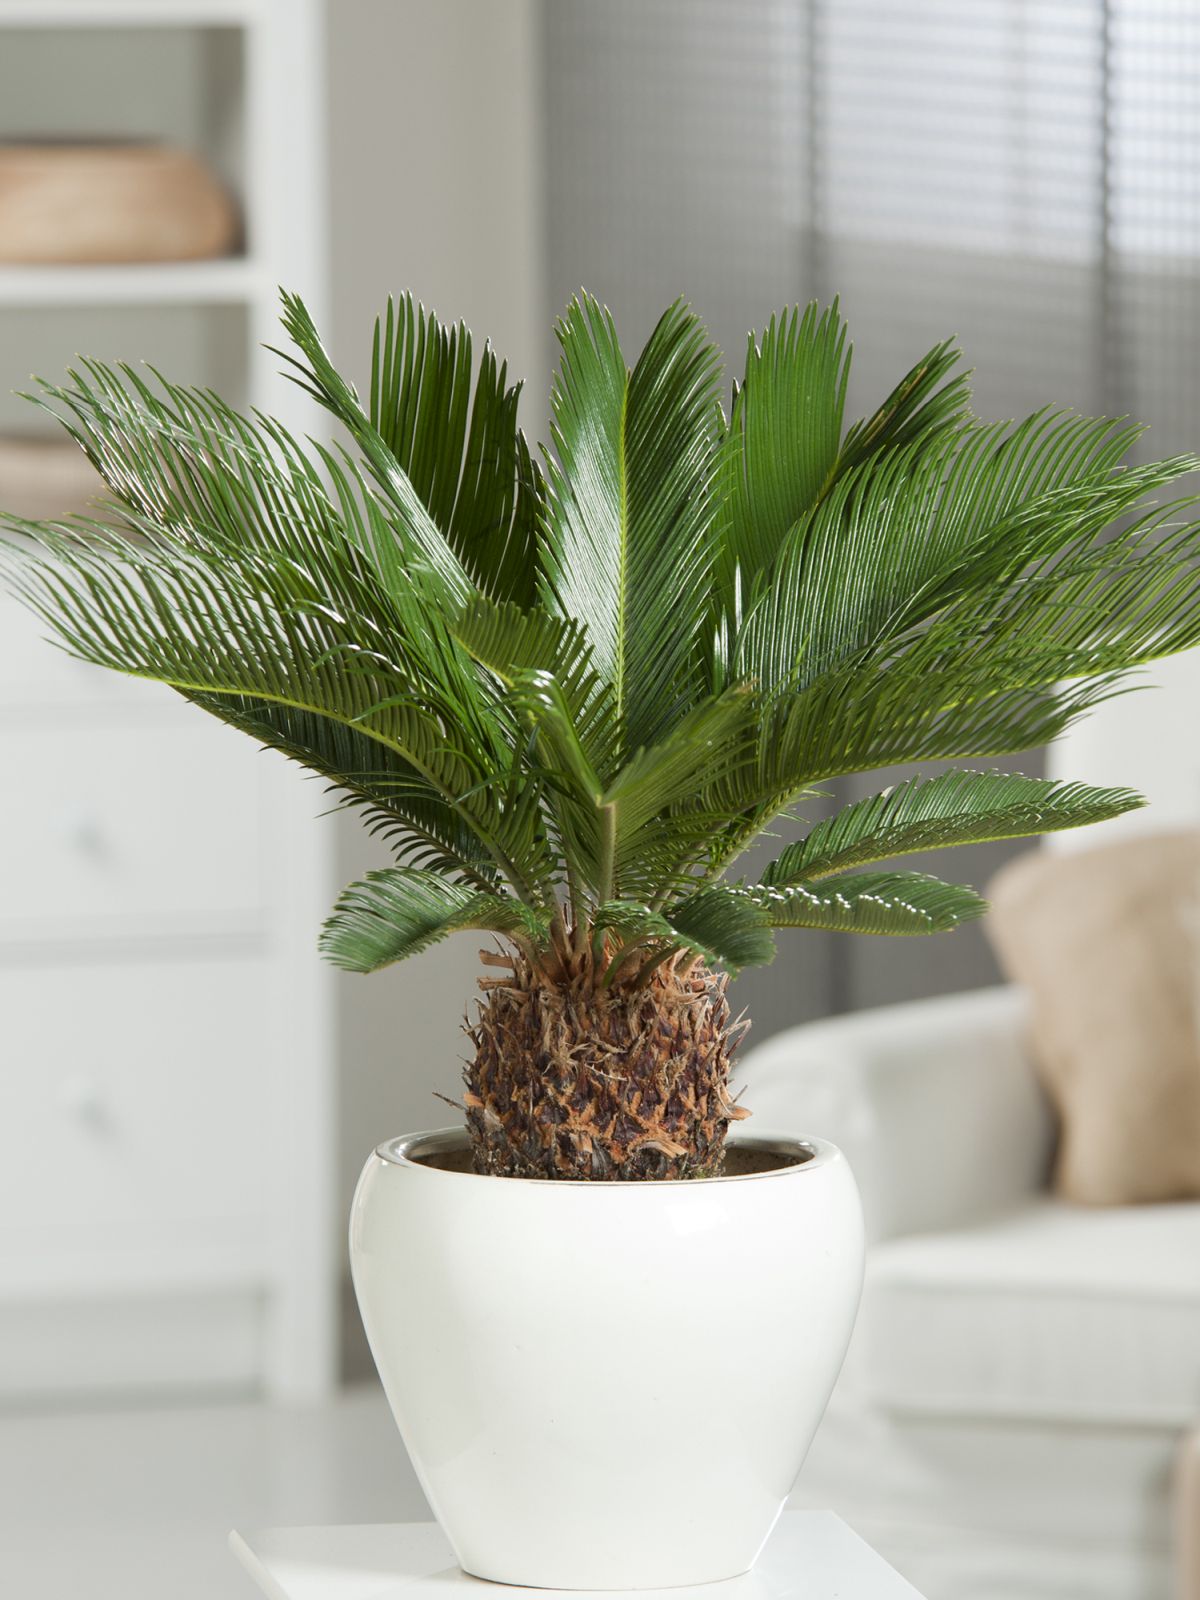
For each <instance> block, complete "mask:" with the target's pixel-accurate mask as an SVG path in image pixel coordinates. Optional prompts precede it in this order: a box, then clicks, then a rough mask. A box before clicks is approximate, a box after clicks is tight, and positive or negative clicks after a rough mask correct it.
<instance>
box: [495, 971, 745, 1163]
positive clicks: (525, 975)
mask: <svg viewBox="0 0 1200 1600" xmlns="http://www.w3.org/2000/svg"><path fill="white" fill-rule="evenodd" d="M481 954H482V955H483V959H484V960H485V961H486V962H487V963H488V964H489V965H493V966H494V965H496V964H497V963H498V961H499V959H500V958H498V957H496V956H492V955H490V954H488V953H483V952H481ZM504 965H506V966H510V967H511V968H512V975H511V977H508V976H506V977H504V978H485V979H481V980H480V987H481V988H482V989H483V990H484V994H485V998H484V1000H483V1001H482V1002H481V1004H480V1008H479V1017H478V1020H477V1021H476V1023H475V1026H474V1027H473V1028H470V1029H468V1033H469V1035H470V1037H471V1039H472V1042H473V1043H474V1045H475V1058H474V1060H473V1061H471V1062H469V1063H468V1065H467V1067H466V1069H465V1071H464V1078H465V1080H466V1094H465V1096H464V1101H465V1105H466V1110H467V1127H468V1130H469V1132H470V1136H471V1144H472V1148H473V1151H474V1158H475V1168H476V1171H478V1172H487V1173H494V1174H498V1175H500V1176H503V1177H509V1178H577V1179H587V1178H592V1179H596V1178H599V1179H633V1178H707V1177H714V1176H716V1175H717V1174H718V1173H719V1172H720V1170H721V1164H722V1161H723V1159H724V1154H725V1135H726V1132H727V1130H728V1128H729V1124H730V1122H733V1121H736V1120H738V1119H740V1118H741V1117H744V1116H747V1115H749V1113H748V1112H746V1111H743V1110H742V1109H741V1108H740V1107H738V1106H736V1105H734V1104H733V1102H732V1100H731V1099H730V1097H729V1068H730V1060H731V1056H732V1054H733V1051H734V1049H735V1047H736V1045H737V1043H738V1040H739V1039H740V1037H741V1035H742V1033H743V1032H744V1031H745V1028H746V1027H747V1026H748V1024H746V1023H742V1022H731V1020H730V1012H729V1002H728V1000H727V999H726V996H725V988H726V984H727V983H728V977H727V975H726V974H724V973H714V972H711V971H709V969H708V968H707V967H705V966H703V965H702V964H701V963H700V962H695V961H691V962H689V961H686V960H685V961H684V962H682V963H681V964H679V965H672V964H665V965H663V966H662V967H660V968H658V969H657V970H656V971H655V972H654V973H653V974H652V975H651V976H650V977H649V979H648V980H647V981H645V982H644V983H642V984H641V985H636V984H634V983H632V982H629V981H626V982H623V983H621V984H619V985H618V984H615V985H614V986H613V987H612V988H611V989H607V990H606V989H602V988H599V987H597V986H596V984H595V983H594V981H593V978H592V975H591V973H590V972H588V971H585V972H583V973H581V974H579V975H577V976H574V977H569V976H568V977H564V978H563V979H562V980H561V981H555V980H553V979H551V978H549V977H548V976H547V975H546V974H545V973H543V972H541V971H540V970H537V969H535V968H533V967H532V966H530V965H529V963H528V962H526V961H525V960H524V959H523V958H522V957H520V956H516V955H514V956H513V957H511V958H504Z"/></svg>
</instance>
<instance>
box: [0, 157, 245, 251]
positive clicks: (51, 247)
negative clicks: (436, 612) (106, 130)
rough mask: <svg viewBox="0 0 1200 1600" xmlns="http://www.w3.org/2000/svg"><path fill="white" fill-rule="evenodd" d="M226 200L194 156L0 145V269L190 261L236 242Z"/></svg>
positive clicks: (232, 212)
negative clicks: (52, 264) (3, 266)
mask: <svg viewBox="0 0 1200 1600" xmlns="http://www.w3.org/2000/svg"><path fill="white" fill-rule="evenodd" d="M237 234H238V221H237V212H236V209H235V207H234V204H233V201H232V199H231V198H230V196H229V194H228V192H227V191H226V190H225V188H224V187H223V185H222V184H221V182H220V181H219V179H218V178H217V177H216V175H215V174H214V173H213V172H212V171H211V170H210V168H209V167H207V166H206V165H205V164H204V162H203V161H201V160H200V159H199V158H198V157H197V156H194V155H191V154H189V152H188V151H186V150H176V149H173V148H171V147H170V146H167V145H158V144H139V143H133V142H131V143H127V144H109V143H87V142H68V141H65V140H64V141H62V142H58V141H55V140H47V141H40V140H39V141H31V142H29V143H4V144H0V262H3V263H7V264H9V265H15V264H17V263H20V264H22V265H25V266H29V265H33V264H35V263H40V264H45V263H50V262H66V263H74V264H82V263H84V262H137V261H198V260H205V259H210V258H212V257H214V256H223V255H228V254H229V252H230V251H231V250H232V249H233V247H234V244H235V243H236V240H237Z"/></svg>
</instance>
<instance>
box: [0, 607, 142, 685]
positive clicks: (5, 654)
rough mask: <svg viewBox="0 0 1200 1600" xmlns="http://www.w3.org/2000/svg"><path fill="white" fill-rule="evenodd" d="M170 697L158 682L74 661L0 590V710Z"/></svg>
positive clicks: (24, 610) (26, 612)
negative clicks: (150, 681) (14, 707)
mask: <svg viewBox="0 0 1200 1600" xmlns="http://www.w3.org/2000/svg"><path fill="white" fill-rule="evenodd" d="M173 698H174V695H173V692H172V691H171V690H170V689H166V688H164V687H163V686H162V685H161V684H157V683H148V682H146V681H145V680H144V679H139V678H127V677H126V676H125V675H124V674H123V673H120V672H110V671H109V670H108V669H107V668H105V667H93V666H91V665H89V663H88V662H86V661H76V660H75V658H74V657H73V656H69V655H68V654H67V653H66V651H65V650H62V649H59V648H58V647H57V646H56V645H54V644H52V643H51V642H50V640H49V630H48V629H47V628H46V625H45V624H44V623H43V622H42V621H41V619H40V618H38V617H36V616H34V614H33V613H32V612H31V611H27V610H26V609H25V607H24V606H22V605H20V604H18V602H17V601H16V600H14V599H13V597H12V595H11V594H4V593H3V592H0V710H2V709H4V708H5V707H11V706H16V707H24V706H47V705H79V706H105V705H150V706H158V705H161V704H163V703H164V702H165V701H167V700H169V699H173Z"/></svg>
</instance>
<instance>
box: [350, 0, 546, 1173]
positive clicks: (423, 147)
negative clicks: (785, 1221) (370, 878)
mask: <svg viewBox="0 0 1200 1600" xmlns="http://www.w3.org/2000/svg"><path fill="white" fill-rule="evenodd" d="M538 11H539V6H538V0H501V3H498V4H497V3H494V0H439V3H438V4H436V5H435V4H430V3H428V0H330V4H329V13H328V19H329V20H328V29H329V85H330V107H329V110H330V119H329V120H330V130H331V141H332V145H331V152H330V176H331V185H330V186H331V195H332V218H331V227H330V239H331V250H332V261H331V268H332V272H331V287H332V305H333V326H332V330H331V342H332V346H333V350H334V352H335V355H336V357H337V359H338V360H339V362H341V363H344V364H345V365H346V366H347V367H348V368H349V369H350V370H351V371H352V372H353V373H354V374H355V376H356V378H357V379H358V381H359V382H360V384H361V383H362V381H363V379H364V378H365V375H366V370H367V364H368V362H369V358H370V337H371V327H372V323H373V320H374V317H375V314H376V312H377V311H378V310H379V308H380V307H381V306H382V305H383V302H384V300H385V298H386V296H387V295H388V293H389V292H396V291H399V290H403V289H411V290H412V291H413V292H414V293H415V294H417V295H418V296H419V297H420V298H421V299H423V300H424V301H425V302H426V304H428V305H430V306H431V307H432V308H434V309H436V310H437V312H438V313H439V315H441V316H442V317H444V318H446V319H450V320H456V319H458V318H460V317H461V318H462V319H463V320H464V321H465V322H466V323H467V325H468V326H469V327H470V328H471V329H472V331H473V332H474V334H475V335H476V337H477V338H479V339H482V338H483V337H484V336H485V335H486V336H487V337H489V338H491V340H492V342H493V344H494V345H495V346H496V348H497V350H498V352H499V353H500V355H501V356H502V357H505V358H507V360H508V361H509V364H510V368H509V370H510V373H511V374H513V375H517V376H526V377H527V380H528V381H527V390H526V394H525V397H524V399H525V403H526V409H525V412H524V420H525V426H526V428H527V430H528V431H529V433H530V434H531V435H532V436H533V437H534V438H539V437H544V433H545V428H544V416H545V409H546V397H547V393H548V389H549V368H548V363H549V359H550V351H549V339H548V329H547V327H546V325H545V323H546V319H545V312H544V309H543V308H544V300H545V295H544V288H543V279H542V264H543V255H544V252H543V250H542V248H541V237H542V215H541V194H542V188H543V185H542V182H541V138H540V128H539V125H538V120H537V119H538V116H539V114H540V105H541V94H540V92H539V83H540V62H539V59H538V51H537V45H538V28H537V20H538ZM339 853H340V860H341V868H342V873H343V876H344V877H345V878H346V879H347V880H349V879H351V878H354V877H358V876H360V875H361V874H362V873H363V872H364V871H365V870H366V869H367V868H368V867H369V866H373V865H382V864H384V859H385V858H384V857H383V856H382V855H381V854H380V853H379V852H378V851H376V850H373V849H372V848H371V847H370V846H369V843H368V841H367V839H366V837H365V835H363V834H362V833H361V831H360V830H359V829H358V827H357V826H356V825H355V824H353V823H352V822H351V821H350V820H348V819H347V820H345V821H344V822H342V823H340V824H339ZM480 942H481V941H480V937H479V936H478V935H477V934H470V935H462V936H460V937H459V938H458V939H456V940H454V941H451V942H448V943H447V944H444V945H441V946H438V947H437V948H435V949H434V950H431V951H427V952H426V953H425V954H424V955H422V956H421V957H420V958H419V959H418V960H415V961H412V962H409V963H405V964H403V965H401V966H399V967H396V968H394V969H392V970H391V971H390V972H385V973H381V974H376V975H374V976H372V977H369V978H354V977H346V978H345V979H343V980H342V981H341V983H340V986H339V1000H340V1028H339V1042H340V1053H341V1059H342V1095H341V1130H340V1134H339V1139H340V1149H341V1157H340V1166H341V1179H342V1191H343V1201H344V1203H345V1204H347V1205H348V1203H349V1195H350V1191H351V1188H352V1186H353V1183H354V1180H355V1178H356V1177H357V1175H358V1171H359V1168H360V1167H361V1165H362V1161H363V1158H364V1157H365V1155H366V1154H367V1152H368V1151H369V1150H370V1149H371V1148H372V1147H373V1146H374V1145H375V1144H377V1143H378V1142H379V1141H380V1140H381V1139H383V1138H386V1137H388V1136H390V1135H392V1134H395V1133H399V1132H403V1131H405V1130H409V1129H414V1128H419V1127H435V1126H438V1125H439V1124H442V1123H444V1122H448V1121H454V1120H456V1115H455V1113H454V1112H453V1111H451V1109H450V1107H448V1106H445V1105H442V1104H441V1103H440V1102H439V1101H437V1100H435V1099H434V1098H433V1091H434V1089H439V1090H441V1091H442V1092H443V1093H445V1094H450V1095H454V1094H456V1093H457V1092H458V1089H459V1086H460V1076H459V1072H460V1069H459V1062H460V1060H461V1058H462V1056H463V1054H464V1045H465V1043H466V1041H465V1040H464V1039H463V1038H462V1035H461V1032H460V1028H461V1024H462V1020H463V1016H464V1013H465V1011H466V1008H467V1005H468V1003H469V1002H470V1001H471V999H472V996H473V994H474V992H475V978H476V975H477V972H478V970H479V968H478V963H477V961H476V959H475V952H476V950H477V949H478V947H479V945H480Z"/></svg>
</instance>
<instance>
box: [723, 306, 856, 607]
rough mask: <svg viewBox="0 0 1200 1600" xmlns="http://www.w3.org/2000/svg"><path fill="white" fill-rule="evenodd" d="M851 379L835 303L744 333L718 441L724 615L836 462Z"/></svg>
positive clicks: (810, 503)
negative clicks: (739, 368)
mask: <svg viewBox="0 0 1200 1600" xmlns="http://www.w3.org/2000/svg"><path fill="white" fill-rule="evenodd" d="M849 375H850V350H849V346H848V345H847V342H846V325H845V323H844V322H843V321H842V318H841V315H840V313H839V311H838V307H837V302H836V301H835V302H834V304H833V305H832V306H830V307H829V308H828V309H827V310H825V311H821V310H820V309H819V308H818V306H817V305H816V303H815V301H814V302H813V303H812V304H811V305H809V306H807V307H805V309H804V310H803V311H800V309H799V308H798V307H793V308H792V310H791V311H785V312H784V313H783V314H782V316H779V317H772V318H771V320H770V322H769V323H768V324H767V327H766V329H765V330H764V332H763V334H762V336H761V338H758V337H756V336H755V335H754V334H753V333H752V334H750V335H749V337H748V340H747V346H746V368H745V375H744V377H743V379H742V382H741V384H740V385H739V387H738V388H737V390H736V392H735V394H734V397H733V409H732V411H731V414H730V418H729V427H728V429H727V430H726V433H725V437H724V439H723V441H722V444H721V458H720V476H719V480H718V481H719V485H720V513H719V515H720V523H719V526H720V530H721V562H720V568H719V579H720V583H721V588H722V593H723V597H724V600H725V605H726V608H727V609H728V610H729V611H731V612H733V611H736V609H737V596H736V592H735V585H738V586H740V589H741V593H742V594H743V595H746V594H748V593H749V592H751V590H752V589H753V587H754V584H755V581H756V579H757V578H758V577H759V576H760V575H761V574H762V573H764V572H766V571H767V570H768V569H769V567H770V566H771V564H772V562H773V561H774V559H775V556H776V554H777V553H778V550H779V547H780V545H781V544H782V542H783V539H784V536H785V534H786V533H787V531H788V529H789V528H791V526H792V525H793V523H795V522H796V521H797V520H798V519H799V518H800V517H802V516H803V515H804V514H805V512H807V511H808V510H810V508H811V507H812V506H813V505H814V504H815V503H816V501H817V500H818V499H819V498H820V496H821V494H822V493H823V491H824V490H825V488H826V486H827V484H828V482H829V480H830V478H831V476H832V474H833V472H834V469H835V466H836V464H837V459H838V453H839V451H840V449H841V443H842V414H843V408H844V406H845V401H846V383H847V380H848V378H849Z"/></svg>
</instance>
